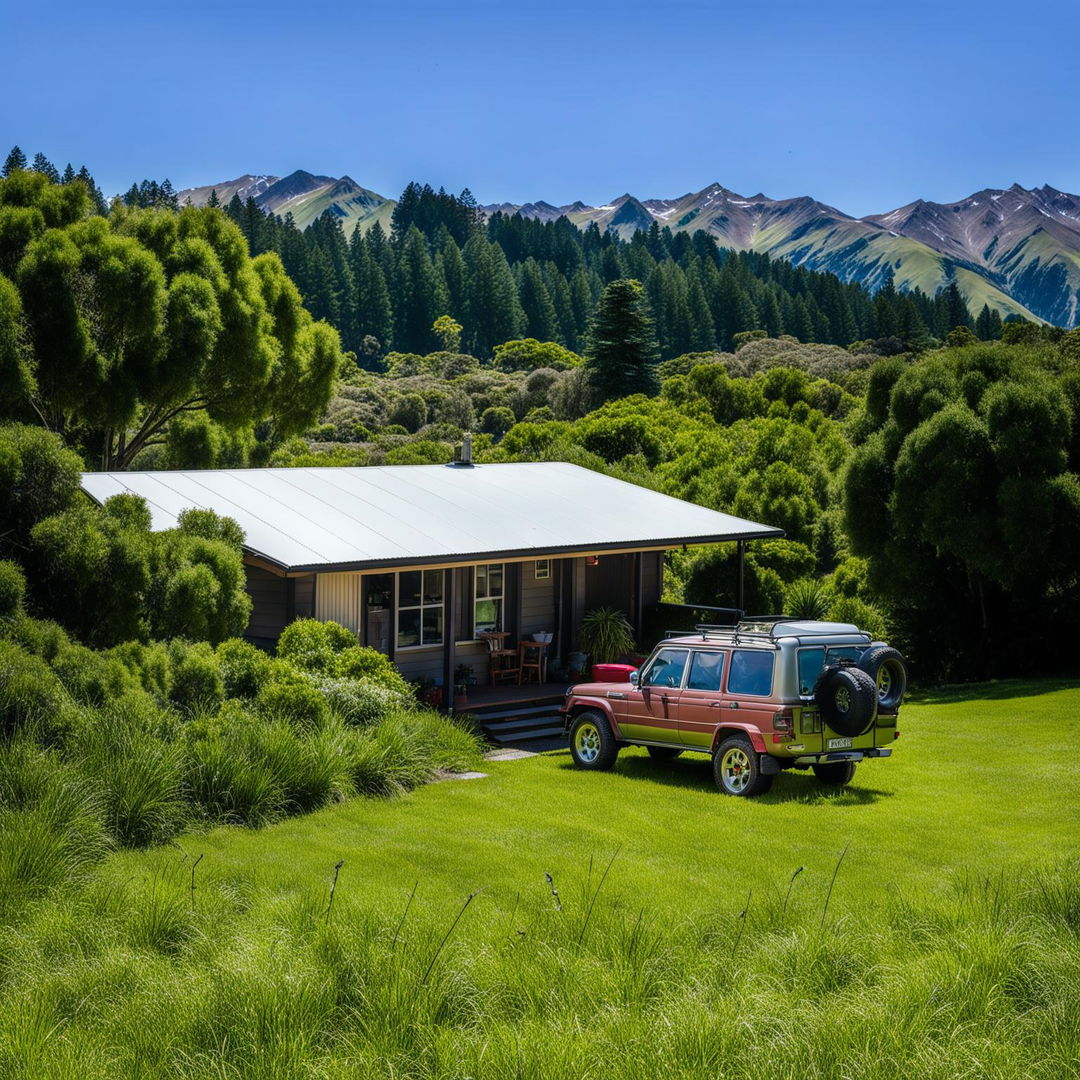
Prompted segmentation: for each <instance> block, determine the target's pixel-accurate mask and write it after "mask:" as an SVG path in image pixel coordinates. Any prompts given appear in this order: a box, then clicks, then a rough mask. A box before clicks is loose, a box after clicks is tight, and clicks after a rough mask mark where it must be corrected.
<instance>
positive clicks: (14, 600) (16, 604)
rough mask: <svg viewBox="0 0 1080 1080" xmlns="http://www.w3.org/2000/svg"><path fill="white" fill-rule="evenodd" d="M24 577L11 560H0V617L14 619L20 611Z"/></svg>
mask: <svg viewBox="0 0 1080 1080" xmlns="http://www.w3.org/2000/svg"><path fill="white" fill-rule="evenodd" d="M25 596H26V578H25V576H24V575H23V572H22V570H20V569H19V567H18V566H17V565H16V564H15V563H13V562H6V561H5V562H0V619H14V618H15V616H16V615H18V614H19V613H20V612H21V611H22V604H23V597H25Z"/></svg>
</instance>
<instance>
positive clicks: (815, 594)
mask: <svg viewBox="0 0 1080 1080" xmlns="http://www.w3.org/2000/svg"><path fill="white" fill-rule="evenodd" d="M831 603H832V594H831V593H830V592H829V590H828V588H827V587H826V586H825V583H824V582H822V581H818V580H816V579H815V578H800V579H799V580H798V581H793V582H792V583H791V584H790V585H789V586H788V587H787V591H786V592H785V593H784V613H785V614H786V615H793V616H795V618H796V619H824V618H825V617H826V615H828V613H829V605H830V604H831Z"/></svg>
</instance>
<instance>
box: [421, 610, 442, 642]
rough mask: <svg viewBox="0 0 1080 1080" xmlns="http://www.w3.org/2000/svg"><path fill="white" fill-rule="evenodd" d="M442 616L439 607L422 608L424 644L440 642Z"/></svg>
mask: <svg viewBox="0 0 1080 1080" xmlns="http://www.w3.org/2000/svg"><path fill="white" fill-rule="evenodd" d="M442 617H443V609H442V608H441V607H429V608H424V644H425V645H441V644H442Z"/></svg>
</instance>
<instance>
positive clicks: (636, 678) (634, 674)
mask: <svg viewBox="0 0 1080 1080" xmlns="http://www.w3.org/2000/svg"><path fill="white" fill-rule="evenodd" d="M640 682H641V672H640V671H631V672H630V685H631V686H637V685H638V683H640Z"/></svg>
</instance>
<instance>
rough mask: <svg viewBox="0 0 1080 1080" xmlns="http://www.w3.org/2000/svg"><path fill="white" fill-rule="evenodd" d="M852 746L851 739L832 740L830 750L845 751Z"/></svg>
mask: <svg viewBox="0 0 1080 1080" xmlns="http://www.w3.org/2000/svg"><path fill="white" fill-rule="evenodd" d="M850 745H851V740H850V739H830V740H829V749H830V750H843V749H845V748H846V747H848V746H850Z"/></svg>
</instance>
